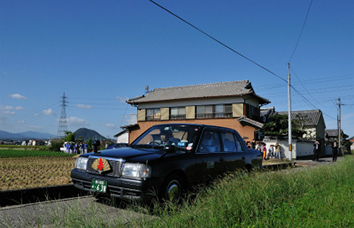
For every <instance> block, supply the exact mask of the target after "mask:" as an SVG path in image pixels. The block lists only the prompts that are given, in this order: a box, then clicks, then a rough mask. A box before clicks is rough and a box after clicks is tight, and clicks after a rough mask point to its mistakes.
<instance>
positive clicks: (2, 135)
mask: <svg viewBox="0 0 354 228" xmlns="http://www.w3.org/2000/svg"><path fill="white" fill-rule="evenodd" d="M55 137H56V136H55V135H52V134H48V133H38V132H33V131H26V132H22V133H10V132H7V131H0V139H2V140H26V139H52V138H55Z"/></svg>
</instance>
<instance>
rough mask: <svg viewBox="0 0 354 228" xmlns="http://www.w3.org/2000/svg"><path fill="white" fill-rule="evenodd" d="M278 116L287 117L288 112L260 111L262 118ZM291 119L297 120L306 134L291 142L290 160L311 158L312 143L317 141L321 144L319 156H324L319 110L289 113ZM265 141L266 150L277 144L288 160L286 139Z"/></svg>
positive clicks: (323, 132) (322, 126)
mask: <svg viewBox="0 0 354 228" xmlns="http://www.w3.org/2000/svg"><path fill="white" fill-rule="evenodd" d="M269 113H271V115H272V114H273V115H275V114H279V115H286V116H287V115H288V112H287V111H285V112H274V109H268V110H267V109H262V114H263V115H262V116H265V117H266V118H267V119H268V115H267V114H269ZM291 119H298V120H299V121H300V123H301V126H300V128H301V129H302V130H304V131H306V133H305V134H304V135H303V136H302V139H297V140H292V144H293V148H292V158H293V159H296V158H298V157H311V156H312V155H313V142H314V141H315V140H318V141H319V142H320V144H321V152H320V156H325V155H326V151H327V148H326V146H325V139H326V134H325V129H326V124H325V122H324V118H323V114H322V111H321V110H306V111H291ZM265 141H266V144H267V148H268V146H269V145H274V144H275V143H276V142H278V143H279V144H280V145H281V148H282V149H281V150H282V154H283V157H285V158H289V148H288V141H287V139H272V138H271V137H270V138H268V139H267V140H265Z"/></svg>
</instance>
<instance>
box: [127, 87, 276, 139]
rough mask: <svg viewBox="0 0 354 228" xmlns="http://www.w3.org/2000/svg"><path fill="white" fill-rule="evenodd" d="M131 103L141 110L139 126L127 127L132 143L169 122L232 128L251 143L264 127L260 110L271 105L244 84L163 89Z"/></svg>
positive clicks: (138, 114)
mask: <svg viewBox="0 0 354 228" xmlns="http://www.w3.org/2000/svg"><path fill="white" fill-rule="evenodd" d="M127 103H128V104H131V105H133V106H135V107H137V124H135V125H129V126H126V127H123V129H126V130H128V131H129V135H130V137H129V142H132V141H133V140H134V139H135V138H136V137H137V136H139V135H140V134H141V133H142V132H144V131H145V130H146V129H148V128H149V127H151V126H153V125H156V124H160V123H166V122H171V123H195V124H210V125H216V126H222V127H229V128H233V129H235V130H237V131H238V132H239V133H240V135H241V136H242V137H243V138H244V139H245V141H248V140H250V141H251V140H252V139H253V138H255V137H256V136H257V135H256V134H255V132H258V131H259V130H260V129H261V128H262V126H263V124H262V123H261V118H260V107H261V106H262V105H264V104H268V103H270V101H269V100H267V99H265V98H262V97H260V96H258V95H257V94H256V93H255V92H254V90H253V87H252V85H251V83H250V82H249V81H248V80H243V81H231V82H220V83H210V84H201V85H191V86H179V87H168V88H159V89H154V90H152V91H151V92H149V93H147V94H145V95H142V96H140V97H136V98H133V99H129V100H128V101H127Z"/></svg>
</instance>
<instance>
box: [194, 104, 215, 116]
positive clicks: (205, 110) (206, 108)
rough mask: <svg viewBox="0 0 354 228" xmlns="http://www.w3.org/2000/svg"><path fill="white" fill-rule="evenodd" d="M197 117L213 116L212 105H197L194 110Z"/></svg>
mask: <svg viewBox="0 0 354 228" xmlns="http://www.w3.org/2000/svg"><path fill="white" fill-rule="evenodd" d="M196 117H197V119H207V118H214V106H213V105H199V106H197V110H196Z"/></svg>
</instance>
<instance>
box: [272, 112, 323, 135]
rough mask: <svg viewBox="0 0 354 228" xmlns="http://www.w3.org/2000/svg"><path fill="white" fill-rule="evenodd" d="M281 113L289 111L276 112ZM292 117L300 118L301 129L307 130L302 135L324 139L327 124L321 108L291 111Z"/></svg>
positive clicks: (285, 113)
mask: <svg viewBox="0 0 354 228" xmlns="http://www.w3.org/2000/svg"><path fill="white" fill-rule="evenodd" d="M276 114H280V115H288V112H287V111H286V112H276ZM291 119H298V120H299V121H300V123H301V129H302V130H304V131H306V133H305V134H304V135H303V136H302V137H303V138H304V139H309V140H324V139H325V137H326V135H325V129H326V124H325V122H324V118H323V114H322V111H321V110H306V111H291Z"/></svg>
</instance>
